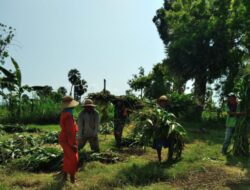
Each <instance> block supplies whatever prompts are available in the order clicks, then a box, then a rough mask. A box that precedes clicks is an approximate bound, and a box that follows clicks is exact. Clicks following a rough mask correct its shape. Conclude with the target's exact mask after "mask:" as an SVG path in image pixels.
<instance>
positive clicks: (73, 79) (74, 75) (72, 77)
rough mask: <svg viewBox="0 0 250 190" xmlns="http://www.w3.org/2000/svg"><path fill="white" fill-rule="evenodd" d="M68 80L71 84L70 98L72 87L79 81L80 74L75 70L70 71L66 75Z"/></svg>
mask: <svg viewBox="0 0 250 190" xmlns="http://www.w3.org/2000/svg"><path fill="white" fill-rule="evenodd" d="M68 79H69V82H70V83H71V89H70V96H72V90H73V87H74V86H75V85H77V84H79V83H80V81H81V73H80V72H79V71H78V70H77V69H71V70H70V71H69V73H68ZM73 94H74V93H73Z"/></svg>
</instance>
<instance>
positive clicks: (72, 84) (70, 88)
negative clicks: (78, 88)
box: [69, 84, 73, 96]
mask: <svg viewBox="0 0 250 190" xmlns="http://www.w3.org/2000/svg"><path fill="white" fill-rule="evenodd" d="M72 89H73V84H72V85H71V88H70V93H69V95H70V96H72Z"/></svg>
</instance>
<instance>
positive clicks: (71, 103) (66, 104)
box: [62, 100, 79, 108]
mask: <svg viewBox="0 0 250 190" xmlns="http://www.w3.org/2000/svg"><path fill="white" fill-rule="evenodd" d="M78 105H79V102H77V101H76V100H72V101H71V102H69V103H63V104H62V108H74V107H76V106H78Z"/></svg>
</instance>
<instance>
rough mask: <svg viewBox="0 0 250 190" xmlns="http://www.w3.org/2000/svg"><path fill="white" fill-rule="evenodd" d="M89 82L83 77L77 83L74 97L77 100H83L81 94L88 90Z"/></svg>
mask: <svg viewBox="0 0 250 190" xmlns="http://www.w3.org/2000/svg"><path fill="white" fill-rule="evenodd" d="M87 89H88V85H87V82H86V81H85V80H84V79H82V80H81V81H80V82H79V83H78V84H77V85H75V91H74V97H75V99H76V100H78V101H81V96H82V95H83V94H84V93H85V92H87Z"/></svg>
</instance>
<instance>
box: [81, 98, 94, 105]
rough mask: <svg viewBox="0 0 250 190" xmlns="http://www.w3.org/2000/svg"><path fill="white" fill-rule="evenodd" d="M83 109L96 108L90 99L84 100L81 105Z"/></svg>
mask: <svg viewBox="0 0 250 190" xmlns="http://www.w3.org/2000/svg"><path fill="white" fill-rule="evenodd" d="M83 107H96V105H95V104H94V102H93V101H92V100H91V99H86V100H85V102H84V103H83Z"/></svg>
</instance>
